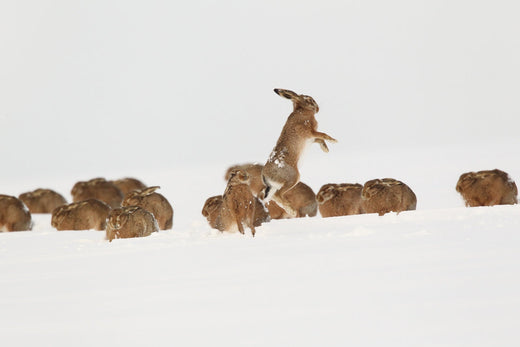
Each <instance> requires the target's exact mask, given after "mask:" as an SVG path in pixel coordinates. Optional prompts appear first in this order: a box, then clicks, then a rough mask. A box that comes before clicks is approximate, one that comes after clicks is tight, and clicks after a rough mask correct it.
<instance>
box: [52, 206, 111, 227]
mask: <svg viewBox="0 0 520 347" xmlns="http://www.w3.org/2000/svg"><path fill="white" fill-rule="evenodd" d="M109 213H110V206H108V205H107V204H105V203H104V202H103V201H100V200H96V199H88V200H84V201H78V202H74V203H72V204H69V205H63V206H59V207H57V208H56V209H54V211H52V219H51V225H52V226H53V227H54V228H56V229H57V230H90V229H95V230H104V229H105V227H106V224H107V222H106V221H107V216H108V214H109Z"/></svg>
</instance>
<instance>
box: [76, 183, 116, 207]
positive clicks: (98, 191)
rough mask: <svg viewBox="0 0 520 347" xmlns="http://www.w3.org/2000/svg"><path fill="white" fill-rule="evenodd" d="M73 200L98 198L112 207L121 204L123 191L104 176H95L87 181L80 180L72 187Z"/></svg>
mask: <svg viewBox="0 0 520 347" xmlns="http://www.w3.org/2000/svg"><path fill="white" fill-rule="evenodd" d="M70 193H71V194H72V201H74V202H77V201H83V200H87V199H97V200H101V201H103V202H106V203H107V204H108V205H109V206H110V207H112V208H116V207H120V206H121V202H122V201H123V193H122V192H121V190H119V188H117V187H116V185H115V184H114V183H111V182H109V181H107V180H105V179H104V178H94V179H91V180H90V181H86V182H78V183H76V184H75V185H74V187H72V191H71V192H70Z"/></svg>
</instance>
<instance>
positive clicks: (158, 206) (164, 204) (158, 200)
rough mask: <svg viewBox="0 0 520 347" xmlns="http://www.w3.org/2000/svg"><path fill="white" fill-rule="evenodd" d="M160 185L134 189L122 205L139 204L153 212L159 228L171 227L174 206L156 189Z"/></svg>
mask: <svg viewBox="0 0 520 347" xmlns="http://www.w3.org/2000/svg"><path fill="white" fill-rule="evenodd" d="M159 188H160V187H158V186H156V187H149V188H145V189H142V190H134V191H132V192H130V193H128V194H126V196H125V198H124V200H123V203H122V206H124V207H126V206H139V207H141V208H144V209H145V210H147V211H149V212H151V213H152V214H153V215H154V217H155V219H156V220H157V223H158V224H159V229H161V230H166V229H171V228H172V226H173V208H172V205H170V203H169V202H168V200H167V199H166V198H165V197H164V196H162V195H161V194H159V193H156V192H155V191H156V190H157V189H159Z"/></svg>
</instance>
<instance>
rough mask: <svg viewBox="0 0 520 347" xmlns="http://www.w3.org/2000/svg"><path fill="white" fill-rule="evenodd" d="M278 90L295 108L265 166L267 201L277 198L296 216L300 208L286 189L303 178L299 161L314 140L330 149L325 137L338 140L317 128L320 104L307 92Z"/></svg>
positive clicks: (264, 177) (263, 176)
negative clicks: (286, 195)
mask: <svg viewBox="0 0 520 347" xmlns="http://www.w3.org/2000/svg"><path fill="white" fill-rule="evenodd" d="M274 91H275V93H276V94H278V95H280V96H281V97H284V98H286V99H289V100H291V101H292V102H293V107H294V109H293V112H292V113H291V114H290V115H289V118H287V121H286V122H285V125H284V127H283V129H282V133H281V134H280V137H279V138H278V142H277V143H276V146H275V147H274V149H273V151H272V152H271V155H270V156H269V159H268V160H267V163H266V164H265V165H264V169H263V170H262V179H263V181H264V183H265V185H266V189H265V191H264V193H263V197H264V201H266V202H267V201H269V200H271V199H273V200H274V201H275V202H276V203H278V204H279V205H280V206H281V207H282V208H283V209H284V210H286V211H287V213H288V214H289V215H291V216H292V217H295V216H296V215H297V211H296V210H295V209H294V208H293V207H292V206H291V204H290V203H289V202H288V201H287V198H286V197H285V193H286V192H287V191H288V190H290V189H291V188H292V187H294V186H295V185H296V184H297V183H298V182H299V180H300V173H299V171H298V161H299V159H300V156H301V155H302V153H303V150H304V149H305V147H306V146H307V145H308V144H310V143H313V142H316V143H318V144H319V145H320V146H321V149H322V150H323V151H324V152H328V151H329V149H328V147H327V144H326V143H325V141H331V142H336V139H334V138H332V137H330V136H329V135H327V134H325V133H322V132H319V131H317V129H318V122H317V121H316V118H315V114H316V113H318V111H319V110H320V108H319V107H318V104H317V103H316V101H314V99H313V98H312V97H310V96H307V95H299V94H296V93H295V92H292V91H290V90H286V89H275V90H274Z"/></svg>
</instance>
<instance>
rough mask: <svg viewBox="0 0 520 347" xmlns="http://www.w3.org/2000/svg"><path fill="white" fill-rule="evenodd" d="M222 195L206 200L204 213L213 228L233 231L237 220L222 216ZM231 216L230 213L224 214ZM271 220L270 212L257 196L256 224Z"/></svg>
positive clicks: (257, 225) (256, 225) (259, 224)
mask: <svg viewBox="0 0 520 347" xmlns="http://www.w3.org/2000/svg"><path fill="white" fill-rule="evenodd" d="M222 201H223V200H222V195H217V196H212V197H210V198H208V199H207V200H206V202H205V203H204V207H203V208H202V215H203V216H204V217H206V219H207V220H208V223H209V225H210V226H211V227H212V228H213V229H218V230H220V231H231V230H232V229H233V227H235V226H236V221H235V220H232V219H230V218H227V219H226V217H224V219H223V218H222V210H223V208H222ZM224 215H225V216H228V217H229V216H230V215H229V214H224ZM270 220H271V216H270V215H269V212H268V211H267V210H266V209H265V207H264V206H263V205H262V202H261V201H260V199H258V198H255V218H254V226H255V227H259V226H261V225H262V223H267V222H269V221H270Z"/></svg>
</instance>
